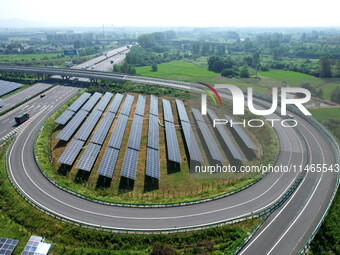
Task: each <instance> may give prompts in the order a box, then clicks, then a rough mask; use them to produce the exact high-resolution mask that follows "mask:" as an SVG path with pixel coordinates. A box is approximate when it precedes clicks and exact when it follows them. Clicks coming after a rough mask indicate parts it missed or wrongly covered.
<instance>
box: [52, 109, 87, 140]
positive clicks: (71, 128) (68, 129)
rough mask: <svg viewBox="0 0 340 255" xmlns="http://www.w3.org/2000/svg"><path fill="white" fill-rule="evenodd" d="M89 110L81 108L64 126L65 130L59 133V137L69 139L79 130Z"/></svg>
mask: <svg viewBox="0 0 340 255" xmlns="http://www.w3.org/2000/svg"><path fill="white" fill-rule="evenodd" d="M87 113H88V112H87V111H83V110H80V111H79V112H77V114H76V115H75V116H74V117H73V118H72V120H71V121H70V122H69V123H68V124H67V125H66V126H65V127H64V128H63V130H62V131H61V132H60V133H59V134H58V136H57V139H60V140H63V141H68V140H69V139H70V138H71V136H72V135H73V133H74V132H75V131H76V130H77V128H78V127H79V126H80V124H81V123H82V122H83V121H84V119H85V117H86V115H87Z"/></svg>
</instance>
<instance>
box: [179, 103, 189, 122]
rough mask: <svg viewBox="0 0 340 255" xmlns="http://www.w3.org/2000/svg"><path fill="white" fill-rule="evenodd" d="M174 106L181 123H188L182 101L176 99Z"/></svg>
mask: <svg viewBox="0 0 340 255" xmlns="http://www.w3.org/2000/svg"><path fill="white" fill-rule="evenodd" d="M176 106H177V111H178V116H179V119H180V120H181V121H185V122H189V118H188V114H187V111H186V110H185V106H184V103H183V101H182V100H178V99H176Z"/></svg>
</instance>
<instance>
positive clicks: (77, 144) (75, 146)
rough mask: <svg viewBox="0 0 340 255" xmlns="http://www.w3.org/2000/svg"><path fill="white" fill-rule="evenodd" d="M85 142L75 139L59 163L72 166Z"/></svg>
mask: <svg viewBox="0 0 340 255" xmlns="http://www.w3.org/2000/svg"><path fill="white" fill-rule="evenodd" d="M84 144H85V142H83V141H80V140H77V139H73V140H72V141H71V143H70V144H69V145H68V146H67V148H66V149H65V151H64V152H63V154H61V156H60V158H59V160H58V162H59V163H61V164H65V165H69V166H71V165H72V164H73V162H74V160H75V159H76V158H77V156H78V154H79V152H80V150H81V148H82V147H83V146H84Z"/></svg>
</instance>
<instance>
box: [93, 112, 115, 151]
mask: <svg viewBox="0 0 340 255" xmlns="http://www.w3.org/2000/svg"><path fill="white" fill-rule="evenodd" d="M115 116H116V115H115V114H114V113H112V112H106V114H105V116H104V118H103V120H102V121H101V122H100V125H99V127H98V129H97V130H96V132H95V133H94V135H93V136H92V138H91V142H94V143H97V144H100V145H102V144H103V143H104V140H105V138H106V136H107V133H108V132H109V130H110V127H111V125H112V122H113V120H114V118H115Z"/></svg>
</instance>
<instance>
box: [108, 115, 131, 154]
mask: <svg viewBox="0 0 340 255" xmlns="http://www.w3.org/2000/svg"><path fill="white" fill-rule="evenodd" d="M128 119H129V117H128V116H126V115H122V114H120V115H119V117H118V120H117V123H116V126H115V128H114V130H113V132H112V135H111V138H110V141H109V146H110V147H113V148H116V149H120V146H121V145H122V140H123V137H124V133H125V128H126V124H127V121H128Z"/></svg>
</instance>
